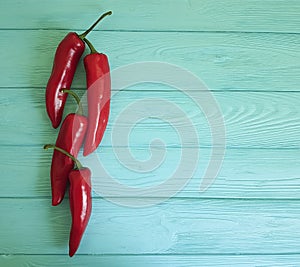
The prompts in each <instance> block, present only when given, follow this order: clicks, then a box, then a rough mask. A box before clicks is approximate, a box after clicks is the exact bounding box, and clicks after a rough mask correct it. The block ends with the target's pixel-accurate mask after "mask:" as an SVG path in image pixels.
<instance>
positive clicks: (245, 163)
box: [0, 146, 300, 199]
mask: <svg viewBox="0 0 300 267" xmlns="http://www.w3.org/2000/svg"><path fill="white" fill-rule="evenodd" d="M0 148H1V151H2V153H1V154H0V169H1V173H2V177H3V178H4V179H3V180H2V182H1V183H2V186H1V187H0V198H1V197H2V198H3V197H25V198H27V197H29V198H30V197H31V198H36V197H42V198H48V199H49V198H50V196H51V190H50V178H49V173H50V164H51V157H52V152H50V151H49V152H46V151H43V149H42V147H30V146H28V147H19V146H15V147H11V146H8V147H6V148H4V147H0ZM194 149H196V148H194ZM189 150H191V149H189ZM157 152H158V153H159V154H162V155H164V159H163V162H162V163H161V164H157V165H155V166H154V168H153V169H150V170H147V171H145V162H143V160H147V159H149V157H150V150H149V149H148V148H131V153H132V155H133V157H134V160H128V161H127V162H124V161H122V162H121V161H120V160H119V157H120V153H121V154H122V153H123V152H122V150H121V151H120V150H117V151H114V150H113V148H111V147H106V148H101V149H99V150H98V154H97V156H98V157H99V159H98V160H99V162H98V163H97V164H102V165H103V166H104V168H105V169H106V171H107V172H108V173H109V174H110V175H111V177H112V178H113V179H115V180H116V181H118V182H119V183H121V184H122V185H123V186H128V187H136V188H140V189H143V188H146V187H147V186H152V187H154V186H155V187H154V188H153V189H152V190H153V195H159V196H161V197H169V196H171V195H172V194H173V193H172V192H173V189H174V188H178V185H180V182H181V181H182V180H185V181H186V182H187V185H186V186H185V187H184V188H182V189H181V191H180V188H179V189H178V191H179V192H178V194H176V197H192V198H241V199H245V198H248V199H254V198H260V199H275V198H276V199H299V194H300V186H299V184H300V164H299V161H300V160H299V157H298V155H299V151H298V150H295V149H293V150H283V149H281V150H276V149H275V150H274V149H271V150H266V149H228V150H227V151H226V155H225V159H224V162H223V165H222V169H221V171H220V173H219V175H218V177H217V178H216V179H215V181H214V183H213V185H212V186H211V187H210V188H209V189H208V190H207V191H205V192H200V191H199V187H200V183H201V181H202V178H203V175H204V171H205V169H206V168H207V164H208V160H209V157H210V149H200V150H199V152H200V157H199V162H198V163H197V165H196V171H195V173H194V175H193V176H192V177H190V176H189V175H190V169H189V168H188V167H189V166H186V167H184V168H183V171H182V172H181V176H180V177H177V178H172V183H171V184H170V187H167V188H166V187H161V186H159V185H160V184H161V183H162V182H164V181H166V180H168V179H171V177H172V174H173V171H174V170H175V169H177V168H178V166H179V165H180V164H182V163H181V161H180V156H181V149H179V148H167V150H166V151H164V149H162V148H160V149H159V148H158V149H157ZM115 153H117V154H115ZM18 154H19V155H26V156H24V158H23V159H22V160H21V161H20V159H19V158H17V157H16V155H18ZM191 154H194V152H192V153H191ZM117 156H119V157H117ZM80 160H81V161H82V162H83V163H84V165H86V166H88V167H89V168H91V170H92V173H93V176H92V182H93V188H94V189H95V190H96V191H95V192H94V193H93V195H94V197H95V198H99V197H101V196H103V195H104V194H103V192H100V190H101V191H102V190H103V191H104V192H105V196H115V197H116V196H117V197H120V196H122V195H124V192H123V191H122V190H119V189H118V188H117V187H116V186H115V185H114V184H113V183H112V181H110V182H106V181H104V180H103V179H102V177H103V176H102V175H101V173H99V171H98V165H95V161H94V158H85V159H82V156H81V157H80ZM135 160H136V161H135ZM152 161H153V160H152ZM159 163H160V162H159ZM148 165H149V164H148ZM148 165H147V166H148ZM16 166H18V167H17V168H16ZM291 166H292V167H291ZM131 196H132V197H135V195H134V194H132V195H131Z"/></svg>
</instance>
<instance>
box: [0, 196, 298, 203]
mask: <svg viewBox="0 0 300 267" xmlns="http://www.w3.org/2000/svg"><path fill="white" fill-rule="evenodd" d="M92 198H93V199H98V200H106V199H105V197H100V196H93V197H92ZM109 198H110V199H137V200H138V199H149V200H151V199H160V198H161V197H134V196H132V197H116V196H110V197H109ZM49 199H51V197H50V196H38V197H26V196H24V197H20V196H19V197H13V196H11V197H9V196H5V197H0V200H49ZM65 199H68V197H67V196H66V197H65ZM170 200H175V201H180V200H197V201H214V200H215V201H225V200H226V201H232V202H240V201H245V202H252V201H253V202H255V201H268V202H276V201H278V202H300V198H258V197H252V198H251V197H248V198H247V197H195V196H191V197H180V196H178V197H176V196H175V197H170V198H168V199H167V200H166V201H164V202H162V203H161V204H166V203H167V202H168V201H170Z"/></svg>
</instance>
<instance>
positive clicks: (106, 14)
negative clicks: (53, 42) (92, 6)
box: [78, 11, 112, 40]
mask: <svg viewBox="0 0 300 267" xmlns="http://www.w3.org/2000/svg"><path fill="white" fill-rule="evenodd" d="M111 14H112V11H108V12H106V13H104V14H102V15H101V16H100V18H98V19H97V20H96V21H95V22H94V24H93V25H92V26H91V27H89V28H88V29H87V30H86V31H85V32H84V33H82V34H80V35H78V36H79V38H80V39H82V40H83V39H84V38H85V37H86V36H87V35H88V34H89V33H90V32H91V31H92V30H93V29H94V28H95V26H96V25H97V24H98V23H99V22H100V21H101V20H102V19H104V18H105V17H106V16H110V15H111Z"/></svg>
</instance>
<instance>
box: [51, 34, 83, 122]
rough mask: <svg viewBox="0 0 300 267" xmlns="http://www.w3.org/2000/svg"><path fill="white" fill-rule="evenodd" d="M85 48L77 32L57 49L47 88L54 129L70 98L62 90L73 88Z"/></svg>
mask: <svg viewBox="0 0 300 267" xmlns="http://www.w3.org/2000/svg"><path fill="white" fill-rule="evenodd" d="M84 48H85V44H84V42H83V41H82V39H80V38H79V36H78V35H77V34H76V33H75V32H70V33H68V35H67V36H66V37H65V38H64V39H63V40H62V41H61V42H60V44H59V45H58V47H57V49H56V53H55V57H54V63H53V67H52V73H51V76H50V78H49V81H48V84H47V87H46V108H47V113H48V116H49V118H50V120H51V122H52V126H53V127H54V128H57V127H58V126H59V124H60V122H61V119H62V115H63V111H64V106H65V103H66V100H67V96H68V94H64V93H63V92H61V90H60V89H61V88H70V87H71V85H72V81H73V77H74V74H75V71H76V67H77V64H78V61H79V59H80V57H81V55H82V54H83V51H84Z"/></svg>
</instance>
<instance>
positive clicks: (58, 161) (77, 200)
mask: <svg viewBox="0 0 300 267" xmlns="http://www.w3.org/2000/svg"><path fill="white" fill-rule="evenodd" d="M111 14H112V12H111V11H109V12H106V13H104V14H103V15H101V17H100V18H98V20H97V21H96V22H95V23H94V24H93V25H92V26H91V27H90V28H89V29H88V30H87V31H85V32H84V33H82V34H80V35H78V34H77V33H75V32H70V33H68V34H67V35H66V37H65V38H64V39H63V40H62V41H61V42H60V43H59V45H58V47H57V49H56V53H55V57H54V62H53V67H52V73H51V76H50V78H49V81H48V84H47V87H46V108H47V114H48V116H49V118H50V120H51V123H52V126H53V127H54V128H57V127H59V125H60V123H61V121H62V117H63V111H64V107H65V103H66V100H67V96H68V95H69V94H70V95H72V96H73V97H74V98H75V99H76V101H77V103H78V110H77V112H76V113H70V114H68V115H67V116H66V117H65V119H64V121H63V123H62V125H61V127H60V130H59V133H58V137H57V139H56V143H55V145H53V144H47V145H45V146H44V149H48V148H52V149H54V152H53V156H52V164H51V172H50V177H51V190H52V205H53V206H57V205H58V204H60V203H61V201H62V200H63V198H64V195H65V192H66V189H67V186H68V184H70V189H69V201H70V210H71V215H72V225H71V231H70V239H69V256H70V257H72V256H73V255H74V254H75V253H76V251H77V249H78V247H79V244H80V241H81V238H82V236H83V233H84V231H85V228H86V226H87V224H88V221H89V218H90V215H91V210H92V198H91V171H90V169H89V168H87V167H83V166H82V164H81V163H80V162H79V161H78V159H77V156H78V153H79V151H80V148H81V146H82V145H83V144H84V149H83V155H84V156H87V155H89V154H90V153H92V152H93V151H94V150H96V149H97V147H98V146H99V144H100V142H101V140H102V137H103V134H104V132H105V129H106V125H107V122H108V117H109V110H110V95H111V81H110V70H109V63H108V58H107V56H106V55H105V54H102V53H98V52H97V51H96V50H95V48H94V47H93V45H92V44H91V42H90V41H88V40H87V39H86V36H87V34H88V33H89V32H90V31H92V30H93V28H94V27H95V26H96V25H97V24H98V22H99V21H101V20H102V19H103V18H104V17H106V16H108V15H111ZM85 44H87V45H88V47H89V48H90V54H88V55H87V56H85V58H84V67H85V71H86V85H87V103H88V115H87V117H86V116H84V114H83V108H82V105H81V102H80V98H79V97H78V95H77V94H76V93H75V92H73V91H72V90H70V88H71V85H72V81H73V78H74V74H75V71H76V67H77V65H78V63H79V60H80V58H81V56H82V54H83V52H84V49H85Z"/></svg>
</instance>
